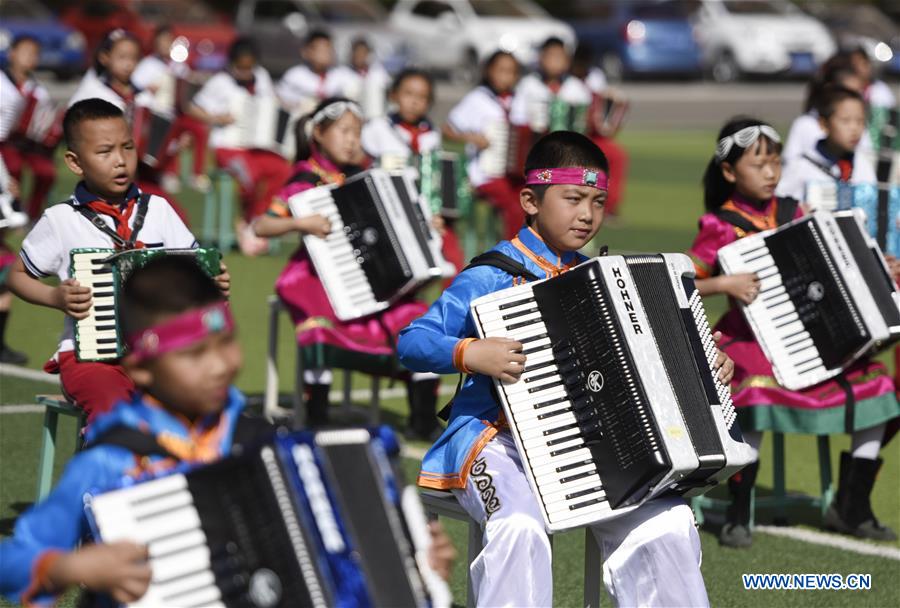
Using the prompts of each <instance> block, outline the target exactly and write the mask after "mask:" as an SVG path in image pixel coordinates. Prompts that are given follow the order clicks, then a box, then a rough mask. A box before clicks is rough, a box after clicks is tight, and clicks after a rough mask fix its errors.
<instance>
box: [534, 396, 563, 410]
mask: <svg viewBox="0 0 900 608" xmlns="http://www.w3.org/2000/svg"><path fill="white" fill-rule="evenodd" d="M567 399H568V397H566V396H565V395H563V396H562V397H557V398H556V399H550V400H548V401H541V402H540V403H536V404H534V409H536V410H539V409H541V408H542V407H549V406H551V405H556V404H557V403H562V402H563V401H566V400H567Z"/></svg>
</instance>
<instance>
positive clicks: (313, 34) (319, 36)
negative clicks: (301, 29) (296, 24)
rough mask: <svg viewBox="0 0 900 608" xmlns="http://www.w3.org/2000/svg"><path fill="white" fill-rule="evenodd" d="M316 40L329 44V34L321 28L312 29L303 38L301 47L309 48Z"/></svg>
mask: <svg viewBox="0 0 900 608" xmlns="http://www.w3.org/2000/svg"><path fill="white" fill-rule="evenodd" d="M316 40H327V41H328V42H331V34H330V33H329V32H328V31H327V30H323V29H321V28H317V29H314V30H312V31H310V32H309V34H307V35H306V38H304V40H303V46H309V45H311V44H312V43H313V42H315V41H316Z"/></svg>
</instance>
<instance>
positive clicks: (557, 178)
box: [525, 167, 609, 190]
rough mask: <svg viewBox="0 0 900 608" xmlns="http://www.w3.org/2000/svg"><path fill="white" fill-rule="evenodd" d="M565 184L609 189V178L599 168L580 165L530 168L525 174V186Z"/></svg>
mask: <svg viewBox="0 0 900 608" xmlns="http://www.w3.org/2000/svg"><path fill="white" fill-rule="evenodd" d="M553 184H566V185H573V186H592V187H594V188H598V189H600V190H608V189H609V178H608V177H607V175H606V173H604V172H603V171H601V170H600V169H584V168H582V167H557V168H555V169H532V170H531V171H529V172H528V173H526V174H525V185H526V186H540V185H553Z"/></svg>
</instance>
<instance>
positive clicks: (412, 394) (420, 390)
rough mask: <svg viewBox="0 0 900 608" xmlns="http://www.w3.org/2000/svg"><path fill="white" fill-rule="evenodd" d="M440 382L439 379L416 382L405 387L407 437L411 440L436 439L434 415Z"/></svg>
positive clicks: (435, 419) (435, 418) (436, 427)
mask: <svg viewBox="0 0 900 608" xmlns="http://www.w3.org/2000/svg"><path fill="white" fill-rule="evenodd" d="M440 382H441V381H440V380H439V379H434V380H418V381H413V382H409V383H408V384H407V385H406V390H407V393H408V395H409V423H408V424H409V433H408V435H409V437H410V438H411V439H423V440H425V441H433V440H434V439H436V435H437V433H438V432H439V431H440V429H439V428H438V421H437V416H436V415H435V408H436V406H437V392H438V386H439V385H440Z"/></svg>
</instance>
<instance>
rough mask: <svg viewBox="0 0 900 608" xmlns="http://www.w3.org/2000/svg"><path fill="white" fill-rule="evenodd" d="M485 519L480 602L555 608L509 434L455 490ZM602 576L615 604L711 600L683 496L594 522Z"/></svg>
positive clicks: (542, 540) (533, 508) (476, 569)
mask: <svg viewBox="0 0 900 608" xmlns="http://www.w3.org/2000/svg"><path fill="white" fill-rule="evenodd" d="M453 493H454V495H455V496H456V498H457V500H459V503H460V504H461V505H462V506H463V507H464V508H465V509H466V511H467V512H468V513H469V515H470V516H471V517H472V518H473V519H474V520H475V521H478V522H480V523H481V526H482V530H483V531H484V534H483V539H482V540H483V542H484V549H483V550H482V551H481V553H479V554H478V557H477V558H476V559H475V560H474V561H473V562H472V564H471V571H470V574H471V577H472V584H473V586H474V591H475V599H476V603H477V605H478V606H490V607H494V606H516V607H523V606H551V605H552V604H553V572H552V568H551V555H550V542H549V539H548V538H547V534H546V532H545V531H544V524H543V519H542V517H541V513H540V510H539V507H538V503H537V501H536V499H535V498H534V495H533V494H532V492H531V488H530V487H529V485H528V479H527V478H526V477H525V473H524V471H523V470H522V462H521V459H520V458H519V453H518V451H517V450H516V446H515V443H514V442H513V439H512V437H511V436H510V435H509V433H499V434H498V435H497V436H496V437H495V438H494V439H492V440H491V441H490V443H488V445H487V446H485V447H484V449H483V450H482V451H481V454H479V455H478V458H476V459H475V462H474V463H473V464H472V469H471V471H470V473H469V479H468V481H467V483H466V488H465V489H464V490H453ZM592 532H593V533H594V536H595V537H596V539H597V543H598V545H599V546H600V548H601V550H602V552H603V582H604V585H605V586H606V591H607V593H608V594H609V596H610V597H611V598H612V600H613V602H614V603H615V604H616V605H617V606H629V607H630V606H665V607H674V606H708V605H709V600H708V599H707V596H706V587H705V585H704V584H703V577H702V575H701V574H700V559H701V555H700V536H699V535H698V534H697V529H696V527H695V525H694V515H693V513H692V512H691V509H690V507H688V505H687V504H685V502H684V501H683V500H682V499H680V498H675V497H672V498H669V497H666V498H660V499H656V500H652V501H650V502H649V503H647V504H645V505H642V506H641V507H639V508H638V509H635V510H634V511H632V512H631V513H629V514H628V515H625V516H622V517H620V518H617V519H615V520H613V521H610V522H605V523H603V524H598V525H595V526H593V527H592Z"/></svg>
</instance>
